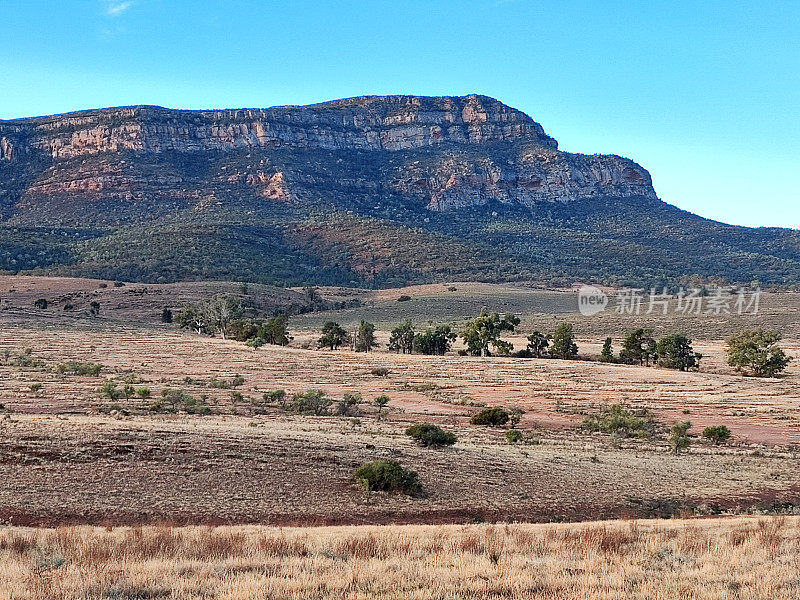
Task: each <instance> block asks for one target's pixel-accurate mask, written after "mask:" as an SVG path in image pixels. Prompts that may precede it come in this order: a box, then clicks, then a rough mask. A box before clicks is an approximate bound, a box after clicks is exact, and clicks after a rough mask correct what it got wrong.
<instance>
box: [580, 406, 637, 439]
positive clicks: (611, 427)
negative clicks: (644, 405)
mask: <svg viewBox="0 0 800 600" xmlns="http://www.w3.org/2000/svg"><path fill="white" fill-rule="evenodd" d="M652 425H653V423H652V419H651V418H650V416H649V414H648V413H646V412H645V413H644V416H643V417H638V416H636V415H634V414H633V413H632V412H630V411H628V410H626V409H624V408H623V407H622V406H620V405H619V404H612V405H611V406H610V407H608V408H604V409H603V410H601V411H600V412H599V413H597V414H596V415H590V416H588V417H586V418H585V419H584V421H583V426H584V427H586V428H587V429H588V430H589V431H602V432H603V433H614V434H617V435H623V436H633V435H635V436H638V437H643V436H645V435H648V434H649V433H650V430H651V429H652Z"/></svg>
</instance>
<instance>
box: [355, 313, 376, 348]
mask: <svg viewBox="0 0 800 600" xmlns="http://www.w3.org/2000/svg"><path fill="white" fill-rule="evenodd" d="M377 345H378V342H377V341H376V340H375V325H373V324H372V323H369V322H367V321H364V320H362V321H361V323H359V325H358V331H357V332H356V337H355V340H354V344H353V349H354V350H355V351H356V352H369V351H370V350H372V349H373V348H374V347H375V346H377Z"/></svg>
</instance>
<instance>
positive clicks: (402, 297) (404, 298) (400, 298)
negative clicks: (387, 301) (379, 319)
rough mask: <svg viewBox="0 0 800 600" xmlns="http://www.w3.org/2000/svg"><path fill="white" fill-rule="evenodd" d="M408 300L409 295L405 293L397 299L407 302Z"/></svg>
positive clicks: (409, 298)
mask: <svg viewBox="0 0 800 600" xmlns="http://www.w3.org/2000/svg"><path fill="white" fill-rule="evenodd" d="M409 300H411V296H408V295H406V294H403V295H402V296H400V297H399V298H398V299H397V301H398V302H408V301H409Z"/></svg>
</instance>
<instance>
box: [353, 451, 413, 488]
mask: <svg viewBox="0 0 800 600" xmlns="http://www.w3.org/2000/svg"><path fill="white" fill-rule="evenodd" d="M354 476H355V479H356V481H358V482H359V483H361V485H363V486H364V489H365V490H366V491H367V493H369V492H389V493H390V494H399V493H402V494H408V495H410V496H413V495H414V494H417V493H418V492H419V491H420V485H419V480H418V478H417V474H416V472H414V471H407V470H406V469H404V468H403V467H401V466H400V465H399V464H398V463H396V462H394V461H390V460H376V461H373V462H369V463H366V464H363V465H361V466H360V467H358V469H356V472H355V475H354Z"/></svg>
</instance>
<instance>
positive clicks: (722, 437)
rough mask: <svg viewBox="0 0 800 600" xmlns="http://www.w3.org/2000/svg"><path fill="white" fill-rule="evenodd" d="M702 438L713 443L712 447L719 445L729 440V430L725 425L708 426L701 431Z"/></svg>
mask: <svg viewBox="0 0 800 600" xmlns="http://www.w3.org/2000/svg"><path fill="white" fill-rule="evenodd" d="M703 437H704V438H705V439H707V440H709V441H711V442H713V443H714V445H719V444H722V443H724V442H727V441H728V439H730V437H731V430H730V429H728V428H727V427H725V425H710V426H709V427H706V428H705V429H703Z"/></svg>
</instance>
